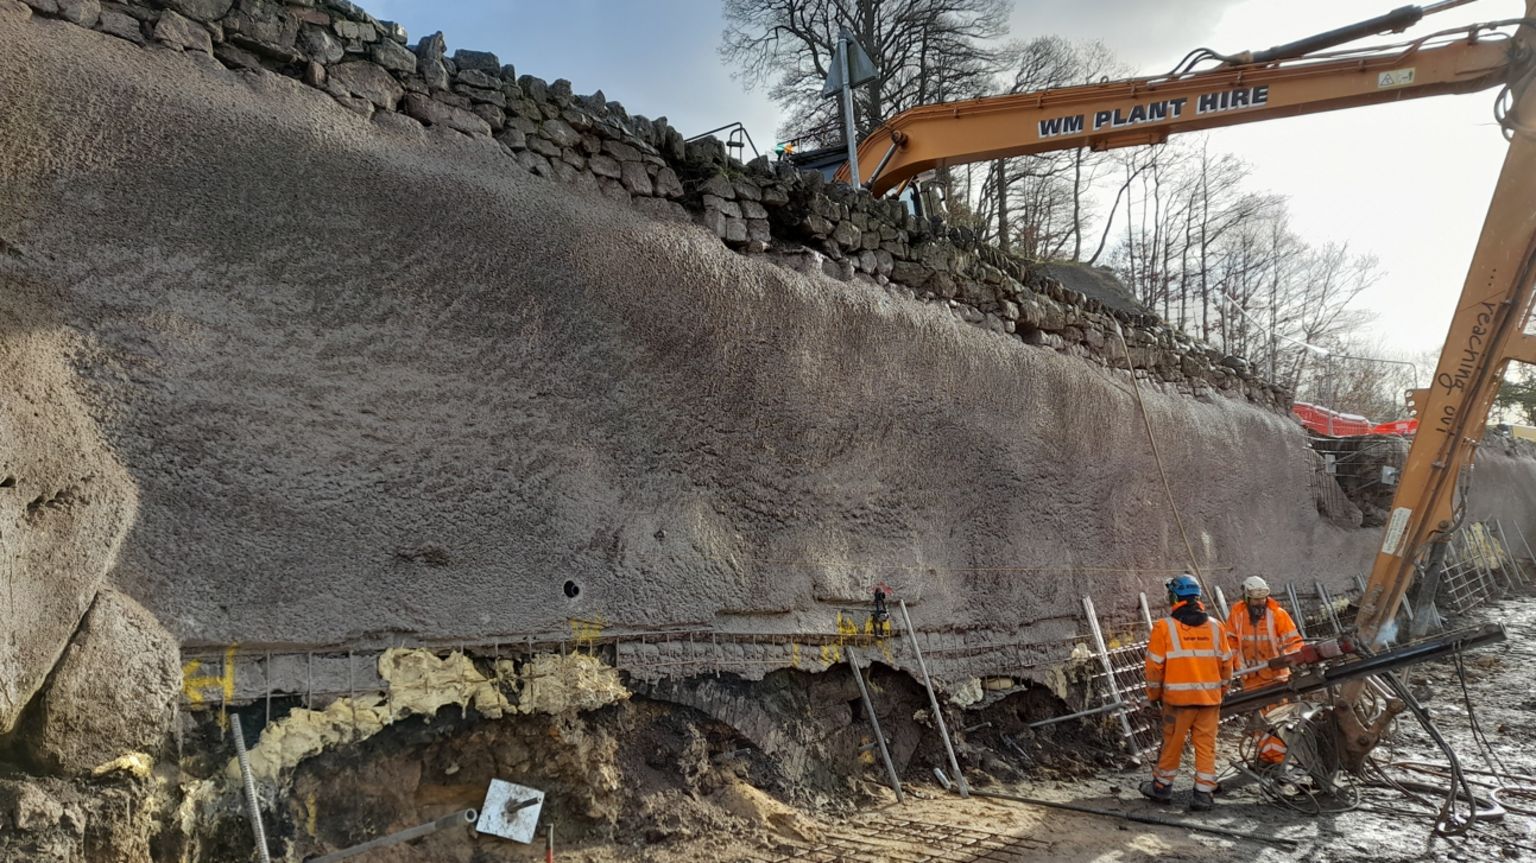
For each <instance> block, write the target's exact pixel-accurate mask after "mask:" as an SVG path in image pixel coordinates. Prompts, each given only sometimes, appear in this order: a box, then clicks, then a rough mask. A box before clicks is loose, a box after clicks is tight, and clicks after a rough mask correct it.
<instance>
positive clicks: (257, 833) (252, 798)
mask: <svg viewBox="0 0 1536 863" xmlns="http://www.w3.org/2000/svg"><path fill="white" fill-rule="evenodd" d="M229 730H230V733H231V735H232V736H233V737H234V738H235V760H236V761H239V762H240V781H241V784H242V786H243V787H244V789H245V817H246V818H247V819H249V820H250V822H251V833H252V834H253V836H254V837H255V839H256V856H257V858H258V859H259V860H261V863H272V857H271V855H270V854H269V853H268V852H267V831H266V828H264V827H263V826H262V824H261V806H260V804H259V803H258V802H257V800H256V780H255V778H254V777H252V776H251V759H250V757H249V756H247V755H246V754H245V732H243V731H241V730H240V714H238V713H236V714H235V715H234V716H233V717H231V718H230V723H229Z"/></svg>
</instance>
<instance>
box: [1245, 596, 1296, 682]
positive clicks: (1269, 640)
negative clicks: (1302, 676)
mask: <svg viewBox="0 0 1536 863" xmlns="http://www.w3.org/2000/svg"><path fill="white" fill-rule="evenodd" d="M1264 602H1265V608H1264V616H1263V617H1262V618H1260V619H1259V622H1258V624H1257V625H1255V624H1254V622H1253V620H1252V618H1250V617H1249V615H1248V603H1247V602H1244V601H1241V600H1239V601H1238V602H1236V603H1234V604H1233V605H1232V611H1231V613H1229V614H1228V615H1227V628H1228V629H1229V630H1231V632H1232V638H1233V640H1234V642H1236V645H1237V653H1238V663H1237V667H1238V668H1251V667H1253V666H1255V665H1263V664H1264V663H1266V662H1269V661H1270V660H1271V659H1274V658H1275V657H1277V656H1280V655H1282V654H1287V653H1295V652H1296V651H1298V650H1300V649H1301V644H1302V642H1301V633H1300V632H1298V631H1297V630H1296V621H1294V620H1292V619H1291V616H1290V615H1289V614H1287V613H1286V610H1285V609H1283V608H1281V607H1280V603H1278V602H1275V601H1274V600H1273V599H1265V600H1264ZM1290 678H1291V670H1290V669H1289V668H1268V667H1266V668H1263V669H1260V670H1258V671H1252V672H1249V673H1248V674H1244V675H1243V687H1244V688H1245V689H1253V688H1255V687H1259V686H1268V685H1269V684H1271V683H1279V682H1281V681H1284V680H1289V679H1290Z"/></svg>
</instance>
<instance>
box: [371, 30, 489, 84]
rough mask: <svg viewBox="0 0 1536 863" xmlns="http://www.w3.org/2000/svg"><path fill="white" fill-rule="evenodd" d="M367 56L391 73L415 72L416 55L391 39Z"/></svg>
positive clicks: (385, 40) (379, 43)
mask: <svg viewBox="0 0 1536 863" xmlns="http://www.w3.org/2000/svg"><path fill="white" fill-rule="evenodd" d="M369 55H370V56H371V57H373V62H375V63H377V64H379V65H380V66H383V67H384V68H385V69H389V70H390V71H392V72H400V73H403V74H406V75H411V74H414V73H415V72H416V55H415V54H412V53H411V52H410V50H408V49H407V48H406V47H405V46H404V45H401V44H400V43H399V42H396V41H395V40H393V39H382V40H380V41H379V42H377V43H376V44H375V45H374V46H373V50H372V51H371V52H369ZM497 95H500V94H499V93H498V94H497Z"/></svg>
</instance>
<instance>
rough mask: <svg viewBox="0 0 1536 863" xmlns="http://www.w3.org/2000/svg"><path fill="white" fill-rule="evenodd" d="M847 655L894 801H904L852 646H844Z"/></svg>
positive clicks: (898, 780)
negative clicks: (883, 763)
mask: <svg viewBox="0 0 1536 863" xmlns="http://www.w3.org/2000/svg"><path fill="white" fill-rule="evenodd" d="M844 653H845V654H846V655H847V656H848V667H849V668H850V669H852V670H853V681H854V682H855V683H857V684H858V685H859V698H861V699H863V701H864V712H865V713H868V714H869V727H870V728H873V729H874V730H875V743H876V744H877V745H878V746H879V748H880V760H882V761H884V762H885V772H886V774H887V775H888V776H890V778H891V790H892V791H895V792H896V802H897V803H902V802H905V800H906V797H905V796H903V795H902V793H901V777H899V776H897V775H896V765H895V763H894V762H892V761H891V750H890V749H889V748H887V747H886V745H885V732H883V731H881V730H880V717H878V716H876V715H875V703H874V702H873V701H871V700H870V698H869V689H868V688H867V687H865V685H864V672H862V671H860V670H859V657H858V656H857V655H856V654H855V653H854V652H853V648H851V647H848V648H844Z"/></svg>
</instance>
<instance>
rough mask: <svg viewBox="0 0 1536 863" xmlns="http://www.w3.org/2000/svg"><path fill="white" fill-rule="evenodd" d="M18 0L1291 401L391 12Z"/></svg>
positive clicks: (1046, 281) (1279, 401)
mask: <svg viewBox="0 0 1536 863" xmlns="http://www.w3.org/2000/svg"><path fill="white" fill-rule="evenodd" d="M25 2H26V3H27V4H28V5H29V6H31V7H32V9H33V10H34V11H35V12H37V13H39V14H42V15H46V16H53V17H58V18H62V19H64V20H67V21H70V22H72V23H75V24H78V25H81V26H84V27H91V28H94V29H96V30H99V31H102V32H104V33H108V34H110V35H112V36H116V37H119V38H122V39H126V40H128V41H130V42H134V43H137V44H141V45H150V44H158V45H161V46H166V47H170V48H173V49H178V50H185V51H195V52H201V53H204V54H209V55H211V56H212V57H214V58H215V59H217V60H218V61H219V62H220V63H222V64H224V65H225V66H227V67H229V68H233V69H249V70H269V71H272V72H276V73H279V74H282V75H287V76H290V77H293V78H299V79H302V80H303V81H305V82H306V83H308V84H310V85H311V86H314V87H317V88H320V89H323V90H324V91H326V92H327V93H329V94H330V95H332V96H333V97H335V99H336V100H337V101H338V102H339V103H341V104H342V105H344V106H346V107H347V108H348V109H350V110H353V111H356V112H358V113H360V114H364V115H372V114H374V113H376V112H390V113H396V114H399V115H401V116H404V117H409V118H411V119H413V120H415V121H416V122H419V123H421V124H423V125H425V126H428V127H443V128H447V129H451V130H453V131H455V132H458V133H461V134H464V135H469V136H474V137H492V138H494V139H495V140H496V141H497V142H499V143H500V145H501V147H502V150H503V151H504V153H505V154H506V155H507V157H508V159H509V161H510V162H513V163H515V164H516V165H518V166H520V167H521V168H522V169H524V170H527V171H530V172H532V173H533V174H536V175H538V176H541V177H547V178H549V179H551V180H553V181H556V182H560V183H565V184H569V185H572V186H576V187H578V188H583V189H586V190H589V191H592V192H595V193H599V194H602V195H604V196H606V197H608V198H611V199H613V200H615V201H620V202H624V203H627V204H631V205H633V206H634V207H635V208H636V209H638V210H641V211H642V212H645V213H647V214H649V215H651V216H655V217H660V218H676V219H682V220H691V221H696V222H700V223H702V224H703V225H705V226H706V227H708V228H709V229H710V230H712V231H713V232H714V233H715V234H716V235H717V236H718V237H720V239H721V240H722V241H723V242H724V243H725V244H726V245H727V246H729V247H731V248H733V249H736V250H739V251H742V252H744V253H748V254H755V253H774V254H776V255H780V256H783V257H784V258H786V263H788V264H790V265H792V266H795V267H797V268H800V269H810V270H815V271H819V272H821V273H824V274H826V275H830V276H832V277H834V278H838V279H841V280H844V281H854V280H858V281H869V282H871V283H873V284H878V285H883V286H887V287H888V288H889V289H890V290H891V291H892V292H893V293H896V294H899V295H902V296H904V297H906V298H909V299H912V300H917V301H922V302H926V303H934V304H941V305H943V306H945V307H947V308H948V309H950V310H951V311H952V313H953V314H954V315H955V316H957V317H959V318H961V319H963V320H965V321H967V322H969V323H972V324H974V325H976V326H980V327H985V328H987V329H990V330H993V331H995V332H998V333H1004V334H1009V335H1012V336H1015V337H1017V338H1018V339H1020V340H1022V341H1024V342H1026V343H1028V344H1030V345H1035V346H1039V347H1042V348H1047V349H1054V350H1056V351H1059V352H1061V353H1066V354H1071V355H1075V356H1079V357H1082V358H1084V359H1087V360H1089V361H1092V362H1096V363H1099V364H1103V365H1108V366H1112V367H1116V368H1126V367H1127V366H1131V367H1134V368H1135V369H1136V370H1137V373H1138V374H1141V375H1143V376H1145V377H1148V378H1151V379H1156V380H1160V381H1164V382H1168V383H1171V384H1174V385H1176V386H1178V387H1179V388H1180V389H1181V390H1183V391H1184V392H1185V393H1186V394H1190V395H1202V394H1205V393H1207V392H1211V391H1219V392H1222V393H1225V394H1227V395H1230V396H1233V397H1237V398H1241V399H1246V400H1249V401H1252V402H1255V403H1257V404H1260V405H1262V406H1265V407H1269V408H1273V409H1276V410H1282V411H1283V410H1285V409H1287V408H1288V406H1289V403H1290V396H1289V394H1288V393H1286V392H1285V391H1283V390H1282V389H1280V388H1279V387H1276V386H1275V385H1273V384H1271V383H1269V382H1267V381H1265V380H1263V379H1262V378H1261V377H1260V376H1258V375H1256V374H1255V373H1254V372H1253V370H1252V369H1250V367H1249V364H1248V363H1247V362H1246V361H1245V360H1243V359H1242V358H1239V357H1235V356H1230V355H1227V354H1224V353H1223V352H1221V351H1218V350H1215V349H1213V348H1211V347H1209V346H1206V345H1203V344H1201V343H1199V342H1197V341H1195V340H1193V339H1191V338H1189V337H1188V336H1186V335H1184V334H1183V333H1181V332H1179V331H1177V330H1176V329H1174V328H1172V327H1169V326H1167V325H1165V324H1164V323H1162V322H1161V321H1159V320H1158V319H1157V318H1156V317H1154V316H1152V315H1147V314H1141V313H1137V312H1135V311H1127V310H1125V309H1123V308H1116V307H1114V306H1112V305H1108V304H1106V303H1104V302H1101V301H1100V300H1098V299H1095V298H1092V297H1089V296H1087V295H1085V294H1084V293H1082V292H1080V291H1076V290H1072V289H1070V288H1067V287H1064V286H1063V285H1062V283H1061V281H1060V280H1059V279H1057V278H1054V277H1052V276H1051V275H1048V274H1047V273H1046V272H1045V271H1044V270H1043V269H1041V268H1036V267H1033V266H1032V265H1031V264H1030V263H1029V262H1026V261H1024V260H1021V259H1018V258H1014V257H1010V256H1008V255H1006V254H1003V253H1002V252H1000V251H998V250H997V249H995V248H992V247H989V246H983V245H979V244H977V243H976V242H975V241H974V239H973V238H972V237H970V236H968V235H967V233H966V232H964V231H962V230H958V229H951V230H947V231H946V230H944V229H943V228H942V227H937V226H935V225H932V224H928V223H925V222H923V221H921V220H919V219H916V218H914V217H913V216H912V215H911V214H910V213H908V211H907V210H906V209H905V207H904V206H903V205H902V204H901V203H899V202H897V201H893V200H876V199H874V198H871V197H870V196H869V195H868V194H865V193H861V192H854V191H852V190H850V189H847V188H846V187H841V186H836V185H831V184H828V183H826V182H825V181H824V180H823V179H822V177H821V175H820V174H818V173H815V172H800V171H797V170H796V169H794V168H793V167H792V166H790V165H789V164H787V163H782V162H781V163H778V164H773V163H770V162H769V161H768V160H767V159H766V157H764V158H759V159H756V160H754V161H752V162H750V163H747V164H743V163H741V162H739V161H737V160H735V159H733V158H731V157H729V156H728V155H727V154H726V150H725V148H724V147H723V146H722V145H721V143H720V142H719V141H718V140H715V139H713V138H706V139H702V140H697V141H686V140H685V139H684V137H683V135H682V133H681V132H679V131H678V130H677V129H676V128H674V127H672V126H671V125H670V124H669V123H668V122H667V120H666V119H665V118H657V119H650V118H647V117H643V116H638V115H631V114H630V113H629V112H627V111H626V110H625V109H624V106H623V105H621V104H619V103H618V102H614V101H610V100H608V99H607V98H606V97H605V96H604V94H603V93H602V92H601V91H598V92H596V93H593V94H591V95H578V94H576V93H574V92H573V91H572V89H571V84H570V82H569V81H566V80H563V79H562V80H557V81H554V82H552V83H551V82H546V81H544V80H542V79H539V78H536V77H534V76H532V75H526V74H524V75H519V74H518V73H517V70H516V69H515V68H514V67H513V66H512V65H510V64H504V63H502V61H501V59H500V58H498V57H497V56H496V55H495V54H493V53H491V52H488V51H471V50H464V49H458V50H455V51H453V52H452V53H451V54H450V53H449V51H448V47H447V43H446V40H445V39H444V37H443V34H442V33H434V34H432V35H430V36H427V37H425V38H423V39H421V40H419V41H417V42H416V43H414V44H411V43H410V41H409V37H408V35H407V34H406V31H405V28H404V27H402V26H400V25H399V24H396V23H394V22H390V21H381V20H378V19H376V18H374V17H373V16H372V15H370V14H368V13H367V12H366V11H364V10H363V9H361V8H360V7H358V6H357V5H355V4H353V3H351V2H347V0H287V2H280V0H158V2H144V0H139V2H127V3H116V2H98V0H25ZM1122 337H1123V341H1122Z"/></svg>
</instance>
